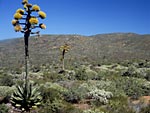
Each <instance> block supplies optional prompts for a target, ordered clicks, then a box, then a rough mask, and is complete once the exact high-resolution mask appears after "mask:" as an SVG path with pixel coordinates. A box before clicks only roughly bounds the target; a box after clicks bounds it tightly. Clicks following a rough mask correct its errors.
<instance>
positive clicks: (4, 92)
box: [0, 86, 16, 97]
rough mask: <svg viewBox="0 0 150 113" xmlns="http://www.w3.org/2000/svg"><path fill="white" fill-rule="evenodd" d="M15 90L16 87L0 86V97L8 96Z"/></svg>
mask: <svg viewBox="0 0 150 113" xmlns="http://www.w3.org/2000/svg"><path fill="white" fill-rule="evenodd" d="M14 90H16V88H15V87H14V86H13V87H9V86H0V97H8V96H11V94H12V93H13V92H14Z"/></svg>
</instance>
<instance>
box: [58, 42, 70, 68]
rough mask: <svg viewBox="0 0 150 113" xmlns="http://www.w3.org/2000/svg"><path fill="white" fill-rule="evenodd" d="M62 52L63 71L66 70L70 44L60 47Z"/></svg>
mask: <svg viewBox="0 0 150 113" xmlns="http://www.w3.org/2000/svg"><path fill="white" fill-rule="evenodd" d="M60 50H61V53H62V54H61V61H62V70H65V54H66V53H67V52H68V51H69V50H70V46H69V45H68V44H65V45H63V46H60Z"/></svg>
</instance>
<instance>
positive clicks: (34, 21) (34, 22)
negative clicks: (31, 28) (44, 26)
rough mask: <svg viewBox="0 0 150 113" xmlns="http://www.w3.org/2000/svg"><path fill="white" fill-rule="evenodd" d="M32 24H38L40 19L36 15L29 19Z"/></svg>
mask: <svg viewBox="0 0 150 113" xmlns="http://www.w3.org/2000/svg"><path fill="white" fill-rule="evenodd" d="M29 22H30V24H38V22H39V21H38V19H37V18H36V17H31V18H30V20H29Z"/></svg>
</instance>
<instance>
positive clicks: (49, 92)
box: [40, 82, 66, 103]
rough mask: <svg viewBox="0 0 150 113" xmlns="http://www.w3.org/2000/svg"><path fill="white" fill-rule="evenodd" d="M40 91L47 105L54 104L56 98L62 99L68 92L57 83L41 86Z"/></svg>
mask: <svg viewBox="0 0 150 113" xmlns="http://www.w3.org/2000/svg"><path fill="white" fill-rule="evenodd" d="M40 91H41V95H42V97H43V102H44V103H45V102H47V101H50V102H52V101H53V100H55V98H57V99H62V94H63V93H64V92H66V89H65V88H63V87H62V86H60V85H58V84H56V83H51V82H47V83H45V84H42V85H41V86H40Z"/></svg>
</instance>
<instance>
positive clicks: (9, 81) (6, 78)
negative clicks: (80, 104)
mask: <svg viewBox="0 0 150 113" xmlns="http://www.w3.org/2000/svg"><path fill="white" fill-rule="evenodd" d="M14 84H15V83H14V81H13V76H10V75H7V74H4V75H1V76H0V85H1V86H12V85H14Z"/></svg>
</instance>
